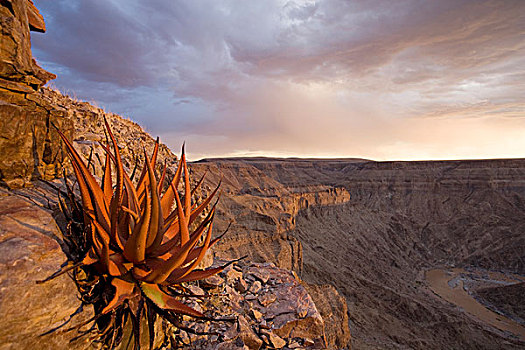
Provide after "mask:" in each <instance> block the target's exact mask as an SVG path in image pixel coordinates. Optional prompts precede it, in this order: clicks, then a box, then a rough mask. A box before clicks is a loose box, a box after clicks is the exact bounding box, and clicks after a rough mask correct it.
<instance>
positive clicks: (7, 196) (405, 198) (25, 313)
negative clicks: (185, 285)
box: [0, 0, 525, 349]
mask: <svg viewBox="0 0 525 350" xmlns="http://www.w3.org/2000/svg"><path fill="white" fill-rule="evenodd" d="M0 15H1V17H0V18H1V21H2V48H3V49H4V48H5V50H3V51H2V57H1V58H2V66H1V68H2V69H1V70H0V75H1V76H0V78H1V79H0V102H1V103H0V154H1V158H0V185H1V188H0V252H2V254H1V255H2V259H1V261H0V263H1V265H2V269H0V286H1V287H2V293H1V294H0V309H1V310H2V314H3V315H4V316H6V317H4V319H3V321H2V322H4V323H2V324H1V326H2V327H0V329H2V330H3V331H2V332H1V333H0V339H1V340H2V342H1V343H3V344H0V348H2V349H3V348H6V349H9V348H17V346H18V347H20V344H26V343H23V341H34V338H35V337H37V335H38V334H39V333H42V332H45V331H46V330H49V328H50V326H57V325H59V324H60V323H61V322H63V320H64V319H67V317H68V315H70V314H71V313H72V312H74V310H75V309H76V308H77V307H78V306H79V302H78V300H77V298H76V294H75V293H74V292H73V293H72V292H71V291H74V290H75V286H74V284H73V282H72V280H71V279H69V278H68V277H67V276H65V275H64V276H61V277H60V278H59V279H57V280H55V281H54V282H52V283H51V284H44V285H36V284H35V283H34V281H35V280H37V279H42V278H45V277H46V275H49V274H51V273H53V272H54V271H56V270H57V269H58V268H59V266H60V264H61V263H63V262H64V261H65V259H66V256H65V255H64V253H63V250H64V247H63V246H61V245H60V244H63V242H62V241H61V238H60V236H61V231H60V230H59V225H60V220H59V216H60V213H59V212H58V210H57V208H56V200H57V198H56V188H53V186H58V187H59V186H60V185H59V184H60V181H59V180H57V178H58V177H60V176H62V172H63V171H65V172H66V173H67V172H70V170H71V169H70V168H69V165H68V162H67V161H65V153H64V150H63V145H62V144H61V143H60V142H59V140H58V134H57V132H56V130H55V128H54V127H53V125H55V126H57V127H59V128H60V129H61V130H62V131H63V132H64V133H65V134H66V135H67V136H68V137H69V138H70V139H72V140H73V141H74V144H75V147H76V148H77V150H78V151H79V152H80V153H81V154H82V155H83V156H84V157H85V159H86V160H88V159H91V166H90V168H92V170H93V171H94V173H95V175H97V176H98V177H100V176H101V172H100V165H101V162H100V160H99V159H100V158H101V157H102V156H103V150H102V147H100V145H99V142H101V141H104V137H103V135H104V134H103V128H102V125H103V121H104V118H106V119H107V120H108V121H109V124H110V125H111V126H112V128H113V130H114V131H115V134H116V137H117V139H118V140H123V141H122V142H121V143H119V148H120V150H121V154H122V156H123V159H124V167H125V169H126V170H127V171H128V172H132V171H133V168H134V167H135V164H138V167H139V169H140V168H141V166H142V164H143V163H144V156H143V154H142V152H141V150H142V147H143V146H144V147H145V148H146V150H147V151H148V152H151V150H152V148H153V145H154V142H155V140H154V139H153V138H152V137H151V136H150V135H148V134H147V133H146V132H145V131H144V130H142V128H141V127H140V126H139V125H138V124H136V123H134V122H132V121H130V120H127V119H124V118H122V117H120V116H118V115H115V114H112V113H106V112H105V111H103V110H102V109H100V108H96V107H93V106H91V105H90V104H89V103H86V102H81V101H77V100H75V99H72V98H70V97H68V96H64V95H62V94H61V93H60V92H58V91H55V90H52V89H49V88H46V87H43V85H44V84H45V83H46V82H47V81H48V80H49V79H52V78H53V77H54V75H53V74H51V73H48V72H45V71H44V70H43V69H41V68H40V67H38V65H37V64H36V61H34V60H33V59H32V56H31V50H30V42H29V30H30V29H31V30H37V31H40V32H43V31H45V25H44V22H43V19H42V16H40V14H39V13H38V10H37V9H36V8H35V7H34V5H33V3H32V2H31V1H29V0H6V1H2V2H1V6H0ZM124 140H125V141H126V143H124ZM189 147H191V145H189ZM176 160H177V157H176V156H175V155H174V154H173V153H172V152H171V151H170V149H169V148H168V147H167V146H166V145H163V144H161V147H160V154H159V162H158V163H159V164H167V166H168V177H169V178H170V177H171V176H173V173H174V170H175V167H176ZM190 167H191V172H192V173H193V174H192V175H193V178H194V179H198V178H199V176H201V175H203V174H204V173H206V177H205V182H204V186H203V187H204V189H203V190H202V191H201V192H200V193H197V195H198V196H205V195H206V194H207V193H210V192H211V191H212V190H213V189H214V188H215V186H217V184H218V183H221V200H220V202H219V205H218V208H217V216H216V221H215V226H216V230H217V232H221V231H224V230H226V229H227V227H229V230H228V233H227V234H226V235H225V237H224V238H223V240H222V241H221V242H220V243H219V244H217V245H216V246H215V247H214V248H213V255H214V256H213V258H214V259H215V260H217V261H219V260H221V259H237V258H239V257H242V256H247V258H246V259H245V260H246V262H245V263H244V264H245V265H242V266H244V267H243V268H241V270H242V271H237V272H242V273H241V276H244V275H246V276H249V275H250V273H249V271H250V269H251V267H253V266H257V268H262V269H266V270H268V271H270V272H269V273H270V274H271V273H274V274H275V276H277V277H279V278H275V279H274V281H286V283H293V287H294V290H295V291H296V292H294V293H298V294H300V295H306V294H305V293H306V292H305V290H306V291H307V292H308V295H309V297H308V298H306V297H305V298H306V299H307V300H308V303H307V304H308V305H310V306H312V303H311V302H310V299H309V298H311V301H312V302H313V303H314V304H315V309H316V311H315V312H314V311H313V306H312V315H314V314H315V317H313V319H315V320H316V321H315V324H316V325H317V326H318V327H317V326H316V329H317V333H316V334H315V337H313V336H312V337H313V338H312V339H314V338H315V339H316V340H318V341H316V342H312V344H315V346H321V345H319V344H321V343H323V342H326V345H327V346H328V347H329V348H334V349H343V348H350V347H351V348H353V349H525V340H524V339H523V337H522V336H520V334H519V331H516V332H512V330H511V331H509V330H508V329H500V328H498V326H497V323H491V322H489V321H487V320H490V319H491V318H500V319H501V320H503V321H505V322H506V323H507V322H511V323H512V324H513V325H514V326H513V327H518V328H512V329H518V330H519V329H521V328H519V327H523V326H524V324H525V323H524V319H525V314H524V309H523V305H525V302H524V301H525V300H524V297H523V295H524V294H523V292H524V282H523V280H524V276H525V233H524V232H525V211H524V209H525V159H494V160H458V161H419V162H399V161H391V162H375V161H370V160H365V159H293V158H292V159H276V158H262V157H260V158H223V159H204V160H201V161H197V162H193V163H192V164H191V165H190ZM50 186H51V187H50ZM252 264H255V265H252ZM261 264H264V265H261ZM272 271H273V272H272ZM288 271H292V272H288ZM429 271H440V272H439V273H440V275H438V277H439V280H440V281H442V282H443V283H441V284H440V285H439V286H440V287H439V288H437V287H436V284H434V282H433V280H432V279H431V278H428V276H429ZM458 271H459V272H458ZM237 272H235V271H233V270H231V271H230V274H236V273H237ZM430 275H432V273H430ZM486 276H488V277H486ZM224 278H225V280H227V279H228V277H227V276H225V277H224ZM242 279H244V277H243V278H242ZM237 281H239V282H235V281H233V280H231V281H229V282H228V283H229V284H227V286H228V288H230V289H231V290H232V291H233V289H235V288H237V289H239V286H238V284H239V283H240V284H242V283H244V284H247V288H248V289H251V288H252V287H253V285H254V284H255V282H256V280H255V279H252V280H249V281H248V280H247V281H244V282H242V281H241V279H240V278H238V279H237ZM458 281H460V282H458ZM456 282H457V283H456ZM283 283H284V282H283ZM277 284H279V283H277ZM263 287H264V288H266V292H268V291H271V290H273V289H274V287H275V288H277V286H274V285H268V286H263ZM253 288H254V287H253ZM454 288H462V289H460V290H458V289H454ZM240 289H246V288H244V287H243V288H240ZM255 289H257V288H254V290H255ZM449 289H451V290H453V289H454V292H450V290H449ZM449 292H450V293H449ZM455 292H457V293H461V295H463V296H465V297H468V298H471V299H469V300H471V301H472V300H475V301H476V303H477V304H476V308H477V309H476V310H477V311H480V310H482V309H480V308H484V309H483V310H484V311H483V312H484V313H485V311H486V312H488V310H491V311H490V312H493V313H494V315H496V316H494V315H492V314H490V315H492V316H490V317H489V318H487V319H481V318H479V317H477V316H476V312H469V310H467V309H466V308H464V307H462V306H461V304H460V303H459V302H458V301H457V298H456V299H455V297H454V293H455ZM232 293H233V292H232ZM236 293H237V292H236ZM243 293H244V294H243ZM451 293H452V294H451ZM237 294H239V295H238V299H239V300H240V301H241V302H242V303H245V304H246V305H248V304H250V303H253V300H255V299H251V300H247V298H246V296H247V295H248V292H247V291H246V290H244V291H243V292H242V293H241V292H238V293H237ZM294 295H297V294H294ZM252 297H253V295H250V298H252ZM289 297H290V298H293V295H289ZM286 298H287V297H286V295H284V296H283V298H282V299H283V300H286ZM14 300H16V302H14ZM43 301H45V302H43ZM284 304H286V303H284ZM243 305H244V304H243ZM297 308H299V306H297ZM257 310H259V311H258V312H260V313H263V312H265V311H267V310H264V309H263V308H260V309H257ZM300 313H301V312H299V313H298V315H299V314H300ZM259 316H260V315H259ZM273 316H275V315H273ZM279 316H280V315H279ZM83 317H85V318H88V317H89V315H87V316H86V315H84V316H83ZM243 317H244V316H243ZM294 317H295V316H294ZM319 317H322V319H323V320H324V322H323V323H324V328H323V327H321V326H319V323H318V322H317V320H320V318H319ZM241 319H244V318H241ZM256 319H257V317H256V316H255V315H253V312H252V314H250V315H249V316H248V315H247V316H246V317H245V321H246V322H244V321H243V322H239V324H238V328H239V329H241V328H242V329H243V330H245V331H246V332H244V335H243V336H241V337H240V338H241V339H242V338H243V337H244V338H246V339H245V340H246V341H250V342H251V344H259V345H260V344H263V339H266V340H265V342H264V344H266V345H264V346H267V345H268V346H276V344H278V343H279V344H281V345H282V346H283V347H284V346H285V345H283V344H286V346H288V345H290V346H291V344H295V345H298V344H301V345H305V344H310V342H308V341H306V339H302V340H301V341H300V342H298V341H297V340H293V339H287V340H286V341H285V340H283V339H281V340H279V339H277V338H274V342H272V341H270V340H271V339H270V338H271V337H270V335H268V334H267V333H268V332H267V331H264V332H262V333H261V332H259V333H260V334H259V333H257V335H254V334H255V333H254V332H253V331H250V329H252V330H253V329H255V328H256V327H255V325H252V324H249V325H248V326H247V324H248V322H252V323H253V322H257V320H256ZM293 322H301V321H300V320H299V319H293ZM241 323H242V327H241ZM516 325H517V326H516ZM254 327H255V328H254ZM350 333H351V336H350ZM263 335H264V336H263ZM281 335H282V336H283V337H284V338H286V337H285V336H284V335H283V334H281ZM186 336H187V335H186ZM259 336H260V338H258V337H259ZM188 337H189V336H188ZM265 337H266V338H265ZM38 339H39V342H40V343H39V344H40V345H41V346H42V348H46V347H47V348H60V347H68V341H69V340H70V339H69V338H68V336H67V334H66V335H65V334H64V333H61V334H60V336H53V335H49V334H48V335H46V336H45V337H40V338H38ZM245 340H243V341H245ZM230 342H231V343H232V344H233V343H235V341H234V340H233V339H230ZM268 342H269V343H268ZM283 342H284V343H283ZM232 344H230V345H232ZM243 344H244V343H243ZM259 345H258V346H259ZM295 345H294V346H295ZM232 346H233V345H232ZM243 346H244V347H246V346H247V345H243ZM261 346H262V345H261ZM298 346H299V345H298ZM315 346H314V347H315ZM79 347H85V344H80V345H79ZM239 348H243V347H239Z"/></svg>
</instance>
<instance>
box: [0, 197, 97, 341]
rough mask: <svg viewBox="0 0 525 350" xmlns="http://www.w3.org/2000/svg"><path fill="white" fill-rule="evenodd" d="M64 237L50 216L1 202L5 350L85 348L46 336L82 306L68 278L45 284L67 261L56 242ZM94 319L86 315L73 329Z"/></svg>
mask: <svg viewBox="0 0 525 350" xmlns="http://www.w3.org/2000/svg"><path fill="white" fill-rule="evenodd" d="M60 235H61V233H60V230H59V229H58V227H57V225H56V222H55V220H54V219H53V217H52V216H51V214H50V213H49V212H48V211H47V210H45V209H43V208H41V207H40V206H38V205H36V204H33V203H31V202H30V201H28V200H26V199H24V198H21V197H18V196H12V195H7V196H6V195H4V196H2V197H0V314H1V315H2V317H1V318H0V344H1V345H0V349H2V350H4V349H5V350H7V349H30V348H34V347H35V344H38V348H39V349H82V348H85V347H86V345H87V344H86V339H85V338H84V339H80V340H78V341H76V342H73V343H70V340H71V338H72V337H73V336H74V335H75V334H71V333H60V332H55V333H51V334H48V335H45V336H40V335H41V334H43V333H45V332H47V331H49V330H51V329H53V328H55V327H57V326H59V325H60V324H62V323H63V322H65V321H67V320H68V319H69V317H70V315H72V314H73V313H74V312H75V311H76V310H77V309H78V308H79V306H80V301H79V299H78V293H77V288H76V286H75V283H74V282H73V280H72V279H71V278H70V277H69V276H68V275H67V274H66V275H62V276H59V277H57V278H55V279H53V280H51V281H48V282H46V283H43V284H37V283H36V281H38V280H42V279H44V278H46V277H48V276H50V275H51V274H53V273H54V272H56V271H57V270H58V269H59V268H60V266H61V264H62V263H63V262H65V261H66V256H65V255H64V254H63V252H62V249H61V248H60V246H59V244H58V243H57V240H56V238H58V237H60ZM90 316H91V314H90V310H85V311H84V312H83V313H81V314H80V315H78V316H75V317H74V318H73V320H72V323H73V324H77V323H80V322H81V321H82V320H84V319H87V318H89V317H90Z"/></svg>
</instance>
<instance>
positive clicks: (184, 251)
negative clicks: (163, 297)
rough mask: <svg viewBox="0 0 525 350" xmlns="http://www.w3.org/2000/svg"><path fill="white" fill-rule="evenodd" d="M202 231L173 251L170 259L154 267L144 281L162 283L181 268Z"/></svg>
mask: <svg viewBox="0 0 525 350" xmlns="http://www.w3.org/2000/svg"><path fill="white" fill-rule="evenodd" d="M202 232H203V230H201V232H200V233H199V234H196V235H194V236H193V237H192V238H191V239H190V240H189V241H187V242H186V243H185V244H184V245H183V246H182V247H181V248H180V249H178V250H177V252H175V253H173V255H172V256H171V257H170V258H169V259H167V261H166V262H165V263H163V264H162V265H160V266H159V267H156V268H154V269H153V271H152V272H151V274H150V275H148V276H147V277H146V278H145V279H144V281H146V282H153V283H161V282H163V281H164V280H165V279H166V278H168V276H169V275H170V274H171V273H172V272H173V270H175V269H176V268H179V267H180V266H181V265H182V264H183V263H184V261H185V260H186V257H187V256H188V253H189V252H190V250H191V249H193V247H195V245H196V244H197V242H198V241H199V239H200V238H201V236H202Z"/></svg>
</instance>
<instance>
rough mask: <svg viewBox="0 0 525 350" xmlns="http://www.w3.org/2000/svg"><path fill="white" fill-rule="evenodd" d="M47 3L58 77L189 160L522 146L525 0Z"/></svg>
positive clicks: (406, 155)
mask: <svg viewBox="0 0 525 350" xmlns="http://www.w3.org/2000/svg"><path fill="white" fill-rule="evenodd" d="M35 4H36V6H37V7H38V8H39V9H40V10H41V12H42V14H43V16H44V18H45V19H46V23H47V33H46V34H45V35H42V34H39V33H33V34H32V42H33V53H34V56H35V57H36V58H37V60H38V61H39V64H41V65H42V66H43V67H44V68H45V69H47V70H49V71H51V72H54V73H56V74H57V75H58V78H57V79H56V80H55V81H54V83H52V86H55V87H56V88H58V89H59V90H61V91H62V92H64V93H68V94H70V95H74V96H76V97H78V98H79V99H84V100H87V101H94V102H96V104H97V105H99V106H103V107H104V108H105V109H106V110H109V111H111V112H115V113H118V114H121V115H123V116H125V117H128V118H131V119H133V120H135V121H137V122H138V123H139V124H141V125H142V126H144V127H145V129H146V130H147V131H148V132H150V133H151V134H153V135H159V136H160V137H161V140H162V141H163V142H164V143H166V144H168V146H170V148H172V150H174V151H178V149H179V148H180V145H181V144H182V142H183V141H186V143H187V145H188V151H189V156H190V159H192V160H196V159H199V158H202V157H219V156H220V157H223V156H279V157H290V156H293V157H358V158H367V159H374V160H418V159H468V158H509V157H521V158H522V157H525V2H523V1H456V0H450V1H424V2H420V1H336V0H326V1H278V0H275V1H233V0H231V1H190V0H188V1H171V0H159V1H152V2H144V1H138V0H111V1H107V0H104V1H102V0H90V1H87V0H86V1H82V0H68V1H65V0H57V1H44V0H35Z"/></svg>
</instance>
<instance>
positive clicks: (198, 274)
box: [170, 264, 228, 284]
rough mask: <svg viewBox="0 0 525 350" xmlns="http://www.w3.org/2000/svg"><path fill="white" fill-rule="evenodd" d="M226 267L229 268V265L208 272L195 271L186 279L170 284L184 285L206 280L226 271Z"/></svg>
mask: <svg viewBox="0 0 525 350" xmlns="http://www.w3.org/2000/svg"><path fill="white" fill-rule="evenodd" d="M226 266H228V264H227V265H223V266H219V267H214V268H211V269H207V270H193V271H192V272H190V273H189V274H187V275H186V276H185V277H182V278H179V279H177V280H175V281H170V282H171V283H172V284H173V283H177V284H180V283H184V282H192V281H197V280H202V279H205V278H208V277H210V276H213V275H216V274H218V273H219V272H221V271H222V270H224V269H225V268H226Z"/></svg>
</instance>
